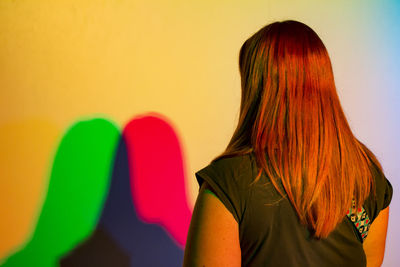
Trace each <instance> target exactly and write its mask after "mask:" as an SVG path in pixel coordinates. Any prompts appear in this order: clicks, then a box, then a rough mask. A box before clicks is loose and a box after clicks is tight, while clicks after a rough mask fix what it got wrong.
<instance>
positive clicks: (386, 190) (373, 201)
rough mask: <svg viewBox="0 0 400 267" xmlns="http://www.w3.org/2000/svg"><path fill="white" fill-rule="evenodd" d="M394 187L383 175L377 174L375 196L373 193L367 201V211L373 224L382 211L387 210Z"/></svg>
mask: <svg viewBox="0 0 400 267" xmlns="http://www.w3.org/2000/svg"><path fill="white" fill-rule="evenodd" d="M392 195H393V187H392V185H391V183H390V182H389V180H388V179H387V178H386V177H385V176H384V175H383V174H379V173H377V172H375V195H374V194H373V192H372V193H371V194H370V196H369V197H368V198H367V200H366V201H365V205H364V206H365V209H366V210H367V213H368V214H369V216H370V219H371V222H373V221H374V220H375V218H376V217H377V216H378V214H379V213H380V211H381V210H383V209H385V208H387V207H388V206H389V204H390V202H391V200H392Z"/></svg>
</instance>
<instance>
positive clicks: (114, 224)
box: [60, 120, 190, 267]
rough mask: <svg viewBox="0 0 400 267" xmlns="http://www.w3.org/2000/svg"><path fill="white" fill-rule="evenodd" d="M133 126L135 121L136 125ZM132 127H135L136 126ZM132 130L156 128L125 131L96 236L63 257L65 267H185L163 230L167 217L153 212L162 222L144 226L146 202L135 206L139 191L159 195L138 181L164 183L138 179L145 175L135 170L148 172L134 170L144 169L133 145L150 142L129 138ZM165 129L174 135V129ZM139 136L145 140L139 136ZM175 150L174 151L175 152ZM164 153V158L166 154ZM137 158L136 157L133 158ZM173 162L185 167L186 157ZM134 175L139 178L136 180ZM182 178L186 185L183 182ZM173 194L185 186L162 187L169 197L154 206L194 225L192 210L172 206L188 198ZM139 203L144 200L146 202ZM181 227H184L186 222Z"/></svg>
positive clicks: (159, 147) (161, 168) (156, 179)
mask: <svg viewBox="0 0 400 267" xmlns="http://www.w3.org/2000/svg"><path fill="white" fill-rule="evenodd" d="M132 122H135V120H133V121H132ZM153 122H156V124H157V123H160V122H161V121H159V120H156V121H153ZM162 123H164V122H162ZM128 125H131V126H132V124H128ZM135 125H137V124H135ZM153 126H154V125H153ZM156 126H157V125H156ZM156 128H157V127H156ZM131 130H135V131H136V133H138V132H140V131H142V133H143V131H145V132H146V131H148V130H151V131H152V130H157V129H154V128H151V127H150V128H146V129H145V128H141V129H138V128H136V127H133V128H132V127H131V128H130V127H128V126H127V128H126V129H125V130H124V134H123V136H122V137H121V139H120V142H119V145H118V149H117V152H116V156H115V162H114V168H113V173H112V180H111V186H110V190H109V193H108V197H107V200H106V203H105V205H104V209H103V212H102V215H101V218H100V220H99V224H98V226H97V228H96V231H95V232H94V234H93V235H92V236H91V237H90V238H89V239H88V240H86V241H85V242H83V243H82V244H81V245H79V246H78V247H77V248H76V249H75V250H73V251H71V252H70V253H69V254H68V255H65V257H64V258H62V259H61V260H60V265H61V266H63V267H65V266H136V267H138V266H140V267H141V266H154V267H157V266H163V267H168V266H181V265H182V260H183V249H182V246H180V245H179V244H178V243H177V242H176V241H174V240H173V238H171V237H172V236H171V234H168V232H167V230H168V228H166V227H164V226H163V224H162V221H163V214H159V215H157V212H158V213H159V212H160V210H159V209H156V210H153V212H155V214H154V216H155V217H154V218H156V217H157V216H158V221H157V220H156V221H154V223H155V224H151V223H148V222H149V220H147V221H146V222H145V221H144V220H143V219H146V218H145V217H143V216H140V215H139V214H138V210H137V207H136V206H141V207H143V206H146V203H137V202H135V203H134V202H133V199H136V200H137V198H135V196H133V195H132V194H133V193H135V192H137V191H140V192H141V194H142V195H144V196H147V197H149V196H151V197H153V198H157V195H156V194H155V193H157V192H158V191H157V190H153V189H152V188H151V187H146V186H143V184H141V183H140V182H139V183H136V182H134V181H135V179H136V180H140V179H151V180H150V181H149V180H147V181H146V182H145V183H148V182H150V183H157V182H160V179H164V177H157V176H152V177H148V176H146V175H145V176H140V175H142V174H141V173H138V172H136V171H135V170H133V169H137V168H138V167H139V168H142V167H145V169H147V168H148V167H149V166H148V165H146V164H145V166H136V167H135V166H132V165H135V163H137V164H138V165H141V163H140V161H139V162H138V161H137V156H140V155H141V153H140V152H139V151H140V148H139V147H137V146H136V147H135V144H137V142H139V143H142V144H143V143H146V142H147V141H148V140H140V137H139V138H138V136H136V135H131V134H129V133H132V131H131ZM167 130H168V131H170V130H171V129H167ZM157 134H160V135H163V134H165V132H163V131H162V130H161V131H158V132H157ZM157 134H156V135H157ZM139 136H142V135H141V134H139ZM148 137H149V136H148ZM126 138H129V140H126ZM132 138H133V139H132ZM164 141H166V140H164V139H163V140H159V141H158V142H157V141H155V144H156V146H157V149H156V150H153V153H157V152H158V151H159V150H162V149H163V148H164V147H165V145H168V143H167V144H165V145H162V144H160V143H159V142H161V143H163V142H164ZM128 143H129V144H128ZM169 145H171V144H169ZM173 145H174V144H173ZM135 148H137V149H139V150H136V152H135V153H133V152H132V149H135ZM173 149H175V150H176V148H175V147H174V148H173ZM137 152H139V153H137ZM160 153H161V154H163V152H160ZM133 154H135V155H136V156H135V157H134V155H133ZM143 156H144V160H145V161H146V160H150V159H149V158H146V155H143ZM156 159H157V157H156V156H155V157H153V160H155V162H152V163H151V164H154V165H153V168H152V169H151V170H152V171H154V170H156V169H157V164H158V162H157V160H156ZM158 159H159V158H158ZM175 160H178V167H179V166H180V165H181V164H182V162H179V161H182V158H177V159H175ZM172 163H173V160H172V161H171V162H169V164H172ZM151 164H150V165H151ZM179 164H180V165H179ZM158 166H159V171H165V172H168V169H166V168H165V164H158ZM147 170H149V169H147ZM153 174H154V175H158V174H159V172H157V171H156V172H153ZM135 175H137V176H136V177H135ZM139 176H140V177H139ZM164 176H167V177H168V173H165V175H164ZM181 178H182V181H181V180H179V179H181ZM177 179H178V180H179V181H178V183H183V177H177ZM161 184H162V185H165V184H166V181H163V182H161ZM171 185H174V182H172V183H171ZM134 186H139V187H140V188H136V189H134V188H133V187H134ZM131 187H132V188H131ZM175 189H178V190H182V189H184V184H182V185H181V186H180V187H179V188H173V187H172V186H170V187H168V186H167V187H164V191H165V193H164V196H167V197H166V198H167V199H153V200H152V201H164V203H167V204H171V205H170V206H169V207H167V210H165V211H163V212H164V213H168V212H170V213H171V214H175V215H176V214H178V213H179V212H180V213H182V212H183V213H185V214H184V215H183V216H186V217H187V218H186V220H190V211H189V210H185V209H180V211H176V210H177V209H179V208H180V207H178V206H176V205H177V204H176V202H174V199H175V200H178V201H179V200H181V198H179V197H178V198H176V195H179V194H183V196H185V192H184V191H183V192H175V191H174V190H175ZM139 199H140V198H139ZM141 200H143V198H142V199H141ZM139 201H140V200H139ZM180 205H183V206H184V207H185V205H186V199H185V202H184V203H180ZM164 206H165V204H164ZM147 207H149V208H152V207H153V206H151V205H150V206H147ZM187 213H188V214H187ZM154 218H153V219H154ZM175 218H176V220H179V219H181V218H182V216H180V217H179V216H178V217H175ZM167 219H168V218H167ZM164 221H165V219H164ZM179 223H180V222H178V224H179ZM185 223H186V222H185ZM167 224H168V223H167ZM179 225H182V223H181V224H179ZM181 230H182V232H184V235H186V228H185V229H181Z"/></svg>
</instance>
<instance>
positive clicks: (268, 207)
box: [196, 154, 392, 267]
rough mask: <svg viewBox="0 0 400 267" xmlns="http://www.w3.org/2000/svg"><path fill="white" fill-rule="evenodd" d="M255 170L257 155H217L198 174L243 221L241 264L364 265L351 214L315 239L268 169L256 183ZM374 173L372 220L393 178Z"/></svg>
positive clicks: (384, 201)
mask: <svg viewBox="0 0 400 267" xmlns="http://www.w3.org/2000/svg"><path fill="white" fill-rule="evenodd" d="M257 173H258V168H257V165H256V161H255V156H254V154H247V155H243V156H236V157H230V158H223V159H219V160H217V161H215V162H212V163H211V164H209V165H208V166H206V167H205V168H203V169H201V170H200V171H198V172H197V173H196V178H197V181H198V183H199V185H201V184H202V183H203V181H207V183H208V184H209V185H210V186H211V188H212V189H213V191H214V192H215V194H216V195H217V197H218V198H219V199H220V200H221V202H222V203H223V204H224V205H225V207H226V208H227V209H228V210H229V211H230V212H231V213H232V215H233V217H234V218H235V219H236V221H237V222H238V224H239V237H240V248H241V251H242V266H263V267H264V266H277V267H278V266H285V267H292V266H301V267H304V266H318V267H320V266H324V267H329V266H334V267H338V266H341V267H342V266H343V267H344V266H349V267H350V266H351V267H357V266H363V267H364V266H366V257H365V253H364V250H363V246H362V241H361V239H360V237H359V235H358V233H357V229H356V227H355V225H354V224H353V223H352V222H351V221H350V220H349V219H348V218H347V216H346V217H345V218H343V221H342V222H341V223H340V224H339V225H338V226H337V228H336V229H335V230H334V231H333V232H332V233H331V234H330V235H329V236H328V237H327V238H326V239H321V240H316V239H314V238H312V237H311V236H310V233H309V231H308V230H307V228H306V227H304V226H303V225H301V224H300V223H299V220H298V217H297V215H296V212H295V210H294V208H293V206H292V205H291V203H290V201H289V200H288V199H287V198H282V197H281V196H280V195H279V193H278V192H277V190H276V189H275V188H274V186H273V185H272V184H271V182H270V181H269V180H268V178H267V177H266V176H265V175H264V174H263V176H261V179H260V180H258V182H256V183H252V182H253V181H254V178H255V177H256V176H257ZM374 174H375V177H374V178H375V185H376V198H373V197H372V194H371V196H370V197H368V198H367V200H366V201H365V203H364V205H363V207H364V208H365V210H366V212H367V214H368V216H369V218H370V220H371V222H372V223H373V220H374V219H375V218H376V217H377V216H378V214H379V212H380V211H381V210H382V209H384V208H386V207H387V206H388V205H389V203H390V201H391V197H392V186H391V185H390V183H389V181H388V180H387V179H386V178H385V177H383V176H379V175H378V172H374Z"/></svg>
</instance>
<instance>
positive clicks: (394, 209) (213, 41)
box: [0, 0, 400, 266]
mask: <svg viewBox="0 0 400 267" xmlns="http://www.w3.org/2000/svg"><path fill="white" fill-rule="evenodd" d="M399 18H400V2H399V1H396V0H380V1H378V0H374V1H361V0H350V1H344V0H339V1H338V0H336V1H333V0H332V1H319V0H297V1H296V0H279V1H278V0H268V1H267V0H257V1H244V0H243V1H228V0H219V1H211V0H206V1H180V0H179V1H178V0H169V1H166V0H164V1H163V0H152V1H137V0H113V1H111V0H110V1H104V0H97V1H95V0H83V1H78V0H69V1H68V0H60V1H50V0H39V1H32V0H21V1H19V0H3V1H0V147H1V158H0V214H1V220H0V236H1V237H2V238H1V242H0V262H1V259H4V258H6V257H7V256H8V255H10V254H12V253H13V252H14V251H16V250H18V249H20V248H21V247H23V246H24V244H25V243H26V242H27V241H28V240H29V239H30V237H31V236H32V235H33V232H34V229H35V227H36V224H37V222H38V219H39V214H40V212H41V210H42V207H43V203H45V197H46V195H47V192H48V190H49V180H50V177H52V168H53V167H54V166H55V165H54V158H55V156H56V155H57V151H58V149H59V147H60V143H62V142H61V141H62V140H64V139H63V137H64V136H66V133H68V129H70V127H72V125H74V124H75V123H77V122H81V121H85V120H90V119H92V118H97V117H98V118H105V119H106V120H110V121H112V123H114V124H115V127H117V128H118V129H119V131H120V132H121V133H123V131H124V129H125V127H126V125H128V124H129V123H130V122H132V119H134V118H135V117H137V116H142V115H144V114H148V113H149V112H153V113H154V112H155V113H157V114H161V115H162V116H163V118H166V121H168V123H169V124H170V125H171V127H172V128H173V129H174V131H175V133H176V135H177V138H178V140H179V142H180V148H179V149H180V150H179V149H178V150H179V151H181V153H182V154H181V155H182V159H183V167H182V168H183V173H184V177H185V192H184V193H186V196H187V202H188V205H189V207H190V209H191V208H192V207H193V204H194V201H195V199H196V195H197V190H198V186H197V184H196V181H195V178H194V172H195V171H197V170H199V169H200V168H202V167H203V166H205V165H206V164H208V162H209V161H210V160H211V159H212V158H213V157H214V156H216V155H217V154H219V153H221V152H222V151H223V149H224V148H225V146H226V145H227V142H228V141H229V138H230V137H231V134H232V133H233V130H234V127H235V124H236V122H237V117H238V109H239V100H240V79H239V73H238V52H239V48H240V46H241V45H242V43H243V42H244V41H245V40H246V38H247V37H249V36H250V35H251V34H253V33H254V32H255V31H257V30H258V29H259V28H260V27H262V26H264V25H265V24H267V23H270V22H272V21H275V20H284V19H295V20H300V21H302V22H304V23H306V24H308V25H309V26H311V27H312V28H313V29H314V30H315V31H316V32H317V33H318V34H319V35H320V37H321V39H322V40H323V41H324V43H325V45H326V46H327V48H328V51H329V53H330V56H331V60H332V63H333V68H334V74H335V80H336V85H337V89H338V92H339V96H340V98H341V101H342V106H343V108H344V111H345V113H346V115H347V118H348V120H349V122H350V124H351V126H352V129H353V131H354V133H355V134H356V136H357V137H358V138H359V139H360V140H361V141H363V142H364V143H365V144H366V145H367V146H369V147H370V148H371V149H372V151H373V152H374V153H375V154H376V156H377V157H378V159H379V160H380V161H381V163H382V166H383V168H384V171H385V174H386V176H387V177H388V179H389V180H390V181H391V183H392V185H393V188H394V197H393V200H392V203H391V212H390V222H389V223H390V225H389V232H388V239H387V249H386V256H385V261H384V265H383V266H397V263H398V262H399V261H400V255H399V254H398V253H396V251H397V250H398V247H399V246H400V241H399V240H400V234H399V233H400V232H399V231H398V230H397V225H398V224H400V215H399V212H400V206H399V205H400V200H399V198H400V197H399V194H398V191H399V188H400V181H399V179H400V163H399V160H398V159H399V158H400V152H399V151H400V141H399V136H400V119H399V116H400V105H399V104H400V89H399V88H400V82H399V80H398V77H399V76H400V68H399V66H398V62H399V61H400V52H399V49H398V48H399V47H400V37H399V36H400V26H399V25H400V19H399ZM179 166H180V165H179ZM54 168H55V167H54ZM171 190H172V189H171ZM99 199H103V202H104V201H105V197H104V196H102V197H100V196H99ZM100 202H101V201H100ZM163 229H167V230H166V231H167V232H168V229H169V228H168V227H167V228H165V227H164V228H163ZM169 236H170V237H171V238H172V239H173V240H174V235H171V234H170V233H169ZM175 241H176V242H178V241H177V240H175ZM178 243H179V242H178Z"/></svg>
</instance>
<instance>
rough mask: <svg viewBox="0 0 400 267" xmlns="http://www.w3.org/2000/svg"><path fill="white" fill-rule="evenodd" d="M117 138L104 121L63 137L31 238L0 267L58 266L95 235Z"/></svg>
mask: <svg viewBox="0 0 400 267" xmlns="http://www.w3.org/2000/svg"><path fill="white" fill-rule="evenodd" d="M119 138H120V133H119V130H118V129H117V127H116V126H115V125H114V124H113V123H111V122H110V121H107V120H105V119H91V120H85V121H80V122H78V123H76V124H74V125H73V126H72V127H71V128H70V129H69V130H68V131H67V132H66V134H65V135H64V137H63V139H62V140H61V142H60V145H59V147H58V149H57V152H56V155H55V158H54V162H53V167H52V170H51V175H50V180H49V186H48V192H47V196H46V198H45V201H44V203H43V208H42V210H41V212H40V215H39V218H38V221H37V225H36V228H35V230H34V233H33V235H32V238H31V239H30V240H29V241H28V243H27V244H26V245H25V246H24V247H23V248H22V249H21V250H19V251H18V252H16V253H15V254H13V255H12V256H10V257H9V258H8V259H7V260H6V261H5V262H4V263H3V265H2V266H7V267H8V266H18V267H21V266H34V267H36V266H40V267H47V266H58V260H59V258H60V257H61V256H62V255H63V254H65V253H67V252H68V251H70V250H72V249H73V248H74V247H75V246H76V245H77V244H78V243H79V242H81V241H82V240H83V239H85V238H87V237H88V236H89V235H90V234H91V233H92V232H93V230H94V229H95V226H96V224H97V221H98V219H99V216H100V213H101V211H102V207H103V204H104V201H105V197H106V194H107V192H108V187H109V184H110V177H111V171H112V165H113V161H114V153H115V149H116V147H117V143H118V140H119ZM26 179H29V177H26ZM20 212H23V211H20Z"/></svg>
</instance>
